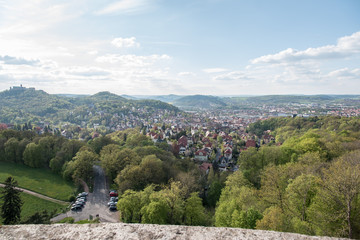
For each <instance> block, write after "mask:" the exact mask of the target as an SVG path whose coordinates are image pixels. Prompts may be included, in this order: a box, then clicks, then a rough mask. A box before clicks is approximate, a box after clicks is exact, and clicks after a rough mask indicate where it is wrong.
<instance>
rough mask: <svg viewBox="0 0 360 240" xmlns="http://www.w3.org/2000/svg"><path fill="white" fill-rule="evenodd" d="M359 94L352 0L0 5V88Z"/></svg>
mask: <svg viewBox="0 0 360 240" xmlns="http://www.w3.org/2000/svg"><path fill="white" fill-rule="evenodd" d="M20 84H22V85H23V86H25V87H35V88H36V89H41V90H44V91H46V92H48V93H51V94H55V93H69V94H95V93H97V92H100V91H110V92H112V93H115V94H119V95H120V94H127V95H165V94H179V95H192V94H203V95H218V96H219V95H220V96H223V95H273V94H360V1H359V0H316V1H314V0H302V1H295V0H273V1H269V0H251V1H250V0H247V1H243V0H178V1H176V0H101V1H100V0H76V1H70V0H68V1H65V0H0V91H3V90H6V89H9V88H10V86H18V85H20Z"/></svg>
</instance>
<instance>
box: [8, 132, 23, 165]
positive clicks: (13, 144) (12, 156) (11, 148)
mask: <svg viewBox="0 0 360 240" xmlns="http://www.w3.org/2000/svg"><path fill="white" fill-rule="evenodd" d="M4 148H5V156H6V160H7V161H10V162H20V159H21V157H20V156H19V155H18V148H19V141H18V140H17V139H16V138H14V137H12V138H10V139H9V140H7V142H6V143H5V145H4Z"/></svg>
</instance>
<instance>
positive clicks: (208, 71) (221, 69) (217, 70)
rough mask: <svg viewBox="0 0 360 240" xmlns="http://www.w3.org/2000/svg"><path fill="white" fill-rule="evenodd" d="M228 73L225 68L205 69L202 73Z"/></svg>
mask: <svg viewBox="0 0 360 240" xmlns="http://www.w3.org/2000/svg"><path fill="white" fill-rule="evenodd" d="M226 71H228V70H227V69H226V68H205V69H203V72H206V73H219V72H226Z"/></svg>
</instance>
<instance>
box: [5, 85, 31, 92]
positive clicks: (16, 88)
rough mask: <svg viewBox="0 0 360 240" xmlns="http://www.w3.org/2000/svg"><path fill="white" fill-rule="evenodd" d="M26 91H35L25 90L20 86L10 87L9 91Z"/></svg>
mask: <svg viewBox="0 0 360 240" xmlns="http://www.w3.org/2000/svg"><path fill="white" fill-rule="evenodd" d="M26 89H29V90H35V88H33V87H31V88H26V87H23V85H22V84H20V86H13V87H10V91H18V92H20V91H25V90H26Z"/></svg>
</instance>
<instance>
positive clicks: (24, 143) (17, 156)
mask: <svg viewBox="0 0 360 240" xmlns="http://www.w3.org/2000/svg"><path fill="white" fill-rule="evenodd" d="M92 152H93V150H92V149H91V147H90V146H86V143H84V142H82V141H78V140H68V139H66V138H64V137H61V136H56V135H52V134H49V133H47V134H42V135H39V134H37V133H36V132H34V131H31V130H25V131H22V130H21V131H20V130H13V129H5V130H1V131H0V161H8V162H14V163H17V164H24V165H27V166H29V167H34V168H47V169H51V170H52V171H53V172H55V173H58V174H61V175H63V177H64V178H66V179H68V180H76V179H78V178H84V180H88V179H87V176H86V175H85V174H83V173H80V172H77V171H75V168H74V169H71V171H70V170H69V169H70V168H69V167H68V165H71V164H72V163H76V164H77V165H79V166H77V167H78V168H81V167H82V166H81V165H83V164H80V160H79V159H83V156H84V154H85V153H89V154H92ZM81 163H82V162H81ZM76 164H75V165H76ZM72 165H74V164H72ZM91 167H92V165H91ZM90 177H91V175H90Z"/></svg>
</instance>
